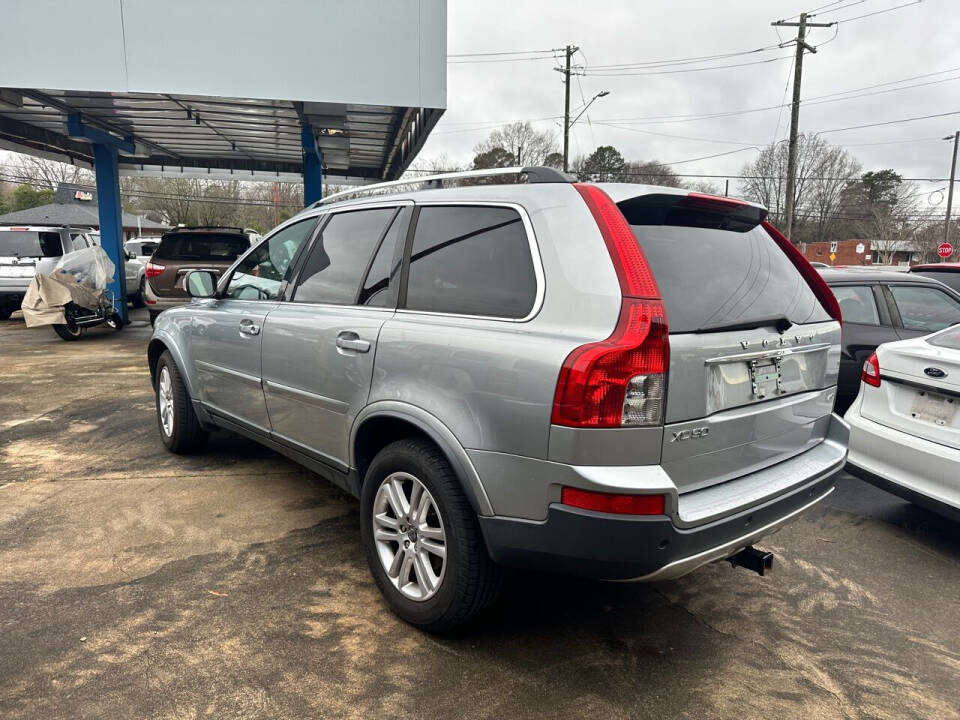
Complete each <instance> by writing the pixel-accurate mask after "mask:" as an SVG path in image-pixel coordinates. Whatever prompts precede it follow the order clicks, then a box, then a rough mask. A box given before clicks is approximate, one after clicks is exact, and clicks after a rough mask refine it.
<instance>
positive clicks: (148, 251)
mask: <svg viewBox="0 0 960 720" xmlns="http://www.w3.org/2000/svg"><path fill="white" fill-rule="evenodd" d="M156 249H157V243H152V242H145V243H140V254H141V255H153V252H154V251H155V250H156Z"/></svg>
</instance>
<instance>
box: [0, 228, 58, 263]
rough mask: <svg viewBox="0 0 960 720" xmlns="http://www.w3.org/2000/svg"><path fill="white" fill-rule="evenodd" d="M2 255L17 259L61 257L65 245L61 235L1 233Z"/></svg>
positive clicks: (17, 231) (50, 233)
mask: <svg viewBox="0 0 960 720" xmlns="http://www.w3.org/2000/svg"><path fill="white" fill-rule="evenodd" d="M0 255H13V256H16V257H22V258H26V257H60V256H61V255H63V245H62V244H61V242H60V233H55V232H35V231H31V230H7V231H5V232H0Z"/></svg>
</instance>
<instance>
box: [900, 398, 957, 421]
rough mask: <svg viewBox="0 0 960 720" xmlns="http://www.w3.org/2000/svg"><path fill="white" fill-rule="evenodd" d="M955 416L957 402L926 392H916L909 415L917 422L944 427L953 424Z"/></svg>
mask: <svg viewBox="0 0 960 720" xmlns="http://www.w3.org/2000/svg"><path fill="white" fill-rule="evenodd" d="M956 414H957V400H955V399H954V398H951V397H947V396H946V395H940V394H939V393H935V392H929V391H927V390H919V391H917V396H916V398H914V401H913V407H911V409H910V415H911V416H912V417H914V418H916V419H917V420H923V421H924V422H928V423H933V424H934V425H939V426H940V427H945V426H947V425H950V424H951V423H952V422H953V418H954V416H955V415H956Z"/></svg>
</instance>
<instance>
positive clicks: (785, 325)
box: [694, 315, 793, 333]
mask: <svg viewBox="0 0 960 720" xmlns="http://www.w3.org/2000/svg"><path fill="white" fill-rule="evenodd" d="M769 326H772V327H774V328H775V329H776V330H777V332H779V333H785V332H786V331H787V330H789V329H790V328H791V327H793V321H792V320H791V319H790V318H788V317H787V316H786V315H774V316H773V317H767V318H758V319H756V320H741V321H739V322H730V323H717V324H715V325H704V326H703V327H700V328H697V329H696V330H694V332H695V333H713V332H723V331H724V330H756V329H757V328H762V327H769Z"/></svg>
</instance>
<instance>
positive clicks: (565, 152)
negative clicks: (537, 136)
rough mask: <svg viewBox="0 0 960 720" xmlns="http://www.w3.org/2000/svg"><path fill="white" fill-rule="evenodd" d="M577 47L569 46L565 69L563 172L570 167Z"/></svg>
mask: <svg viewBox="0 0 960 720" xmlns="http://www.w3.org/2000/svg"><path fill="white" fill-rule="evenodd" d="M579 49H580V48H578V47H577V46H576V45H567V62H566V65H565V67H564V69H563V85H564V88H563V92H564V99H563V171H564V172H567V171H568V170H569V165H570V58H571V57H573V54H574V53H575V52H576V51H577V50H579Z"/></svg>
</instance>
